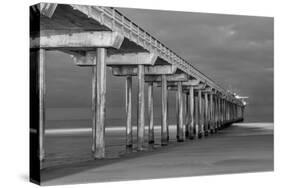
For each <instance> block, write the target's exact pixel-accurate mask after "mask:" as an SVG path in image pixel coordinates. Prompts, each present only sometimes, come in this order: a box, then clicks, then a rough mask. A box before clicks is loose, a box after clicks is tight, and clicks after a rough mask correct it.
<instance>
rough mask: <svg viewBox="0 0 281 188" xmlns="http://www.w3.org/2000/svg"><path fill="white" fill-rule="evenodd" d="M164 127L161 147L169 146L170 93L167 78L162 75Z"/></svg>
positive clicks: (162, 128)
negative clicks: (168, 109) (168, 107)
mask: <svg viewBox="0 0 281 188" xmlns="http://www.w3.org/2000/svg"><path fill="white" fill-rule="evenodd" d="M161 83H162V85H161V86H162V103H161V104H162V127H161V145H167V144H168V142H167V128H168V124H167V115H168V114H167V106H168V103H167V101H168V93H167V77H166V75H162V82H161Z"/></svg>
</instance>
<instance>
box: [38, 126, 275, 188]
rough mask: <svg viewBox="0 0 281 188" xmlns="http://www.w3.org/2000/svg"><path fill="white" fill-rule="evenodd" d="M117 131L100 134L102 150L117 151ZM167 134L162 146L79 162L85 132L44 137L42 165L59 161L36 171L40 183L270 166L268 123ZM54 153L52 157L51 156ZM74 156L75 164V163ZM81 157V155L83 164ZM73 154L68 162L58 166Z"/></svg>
mask: <svg viewBox="0 0 281 188" xmlns="http://www.w3.org/2000/svg"><path fill="white" fill-rule="evenodd" d="M123 132H124V130H122V129H121V130H120V131H118V130H116V129H115V131H112V132H107V133H106V134H107V142H106V143H107V149H108V150H109V149H110V147H111V148H115V150H118V149H116V147H119V152H120V151H121V150H120V145H119V146H117V145H118V143H124V142H125V140H124V138H125V136H123V134H125V132H124V133H123ZM170 132H172V133H173V134H171V140H172V143H169V145H168V146H166V147H156V149H154V150H150V151H143V152H133V153H130V154H126V155H123V156H121V157H120V158H112V159H104V160H97V161H93V160H89V161H85V160H87V157H86V156H87V155H88V157H89V158H90V154H89V153H88V150H89V149H88V146H90V144H88V142H90V141H91V137H90V134H89V135H88V134H84V135H81V136H76V137H75V139H74V138H73V136H64V137H62V136H61V137H58V136H48V137H47V138H46V140H47V141H46V143H47V146H46V147H47V159H46V160H47V161H46V163H47V162H48V160H57V162H58V164H60V163H61V165H58V166H57V167H50V168H46V169H44V170H43V171H42V180H43V181H42V182H43V185H54V184H70V183H87V182H101V181H117V180H135V179H151V178H165V177H179V176H196V175H209V174H225V173H240V172H255V171H271V170H273V124H272V123H271V124H265V123H264V124H255V123H254V124H234V125H233V126H231V127H229V128H226V129H224V130H221V131H219V132H218V133H217V134H214V135H212V136H209V137H208V138H206V139H202V140H193V141H190V140H187V141H186V142H183V143H176V142H175V141H176V134H175V133H176V129H175V128H174V129H173V130H170ZM155 133H156V134H155V136H156V143H160V129H158V128H156V130H155ZM109 136H110V139H109ZM146 137H147V136H146ZM134 142H135V141H134ZM146 142H147V141H146ZM55 143H56V144H55ZM135 143H136V142H135ZM123 145H124V144H123ZM124 146H125V145H124ZM122 148H123V147H122ZM56 152H60V153H59V154H57V153H56ZM115 152H116V151H115ZM121 153H122V151H121ZM55 155H57V157H56V159H52V158H55V157H54V156H55ZM79 157H80V162H79V161H78V162H77V159H79ZM81 157H84V158H85V160H84V162H83V160H82V158H81ZM75 158H76V162H75V160H74V161H73V162H72V164H64V165H63V164H62V161H63V162H67V160H69V159H75ZM89 158H88V159H89Z"/></svg>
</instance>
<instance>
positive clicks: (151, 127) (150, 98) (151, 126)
mask: <svg viewBox="0 0 281 188" xmlns="http://www.w3.org/2000/svg"><path fill="white" fill-rule="evenodd" d="M153 118H154V113H153V82H149V83H148V120H149V128H148V143H149V144H153V143H154V122H153Z"/></svg>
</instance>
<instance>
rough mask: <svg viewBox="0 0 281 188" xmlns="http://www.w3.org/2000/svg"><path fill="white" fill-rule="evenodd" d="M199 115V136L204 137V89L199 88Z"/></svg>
mask: <svg viewBox="0 0 281 188" xmlns="http://www.w3.org/2000/svg"><path fill="white" fill-rule="evenodd" d="M198 106H199V109H198V116H199V135H198V138H202V136H203V133H204V122H203V118H204V117H203V113H202V111H203V109H202V91H201V90H200V89H199V90H198Z"/></svg>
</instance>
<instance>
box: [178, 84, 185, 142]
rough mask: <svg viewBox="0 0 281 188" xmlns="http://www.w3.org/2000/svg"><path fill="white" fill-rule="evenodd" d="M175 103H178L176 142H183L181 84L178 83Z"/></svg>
mask: <svg viewBox="0 0 281 188" xmlns="http://www.w3.org/2000/svg"><path fill="white" fill-rule="evenodd" d="M177 96H178V97H177V99H178V101H177V103H178V105H177V106H178V117H177V118H178V142H182V141H183V137H184V132H183V97H182V83H181V82H178V90H177Z"/></svg>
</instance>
